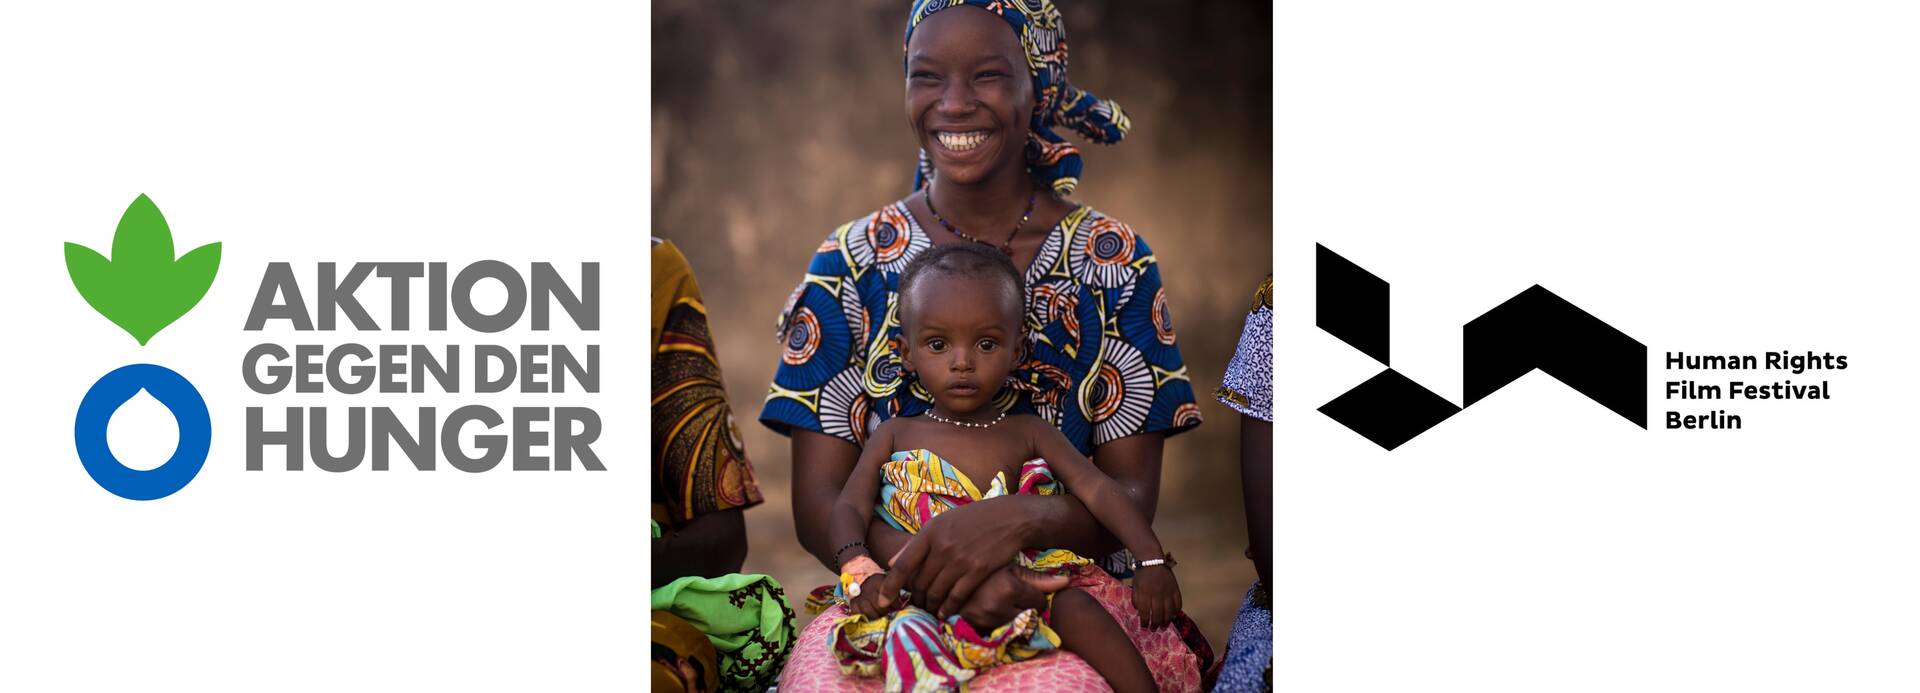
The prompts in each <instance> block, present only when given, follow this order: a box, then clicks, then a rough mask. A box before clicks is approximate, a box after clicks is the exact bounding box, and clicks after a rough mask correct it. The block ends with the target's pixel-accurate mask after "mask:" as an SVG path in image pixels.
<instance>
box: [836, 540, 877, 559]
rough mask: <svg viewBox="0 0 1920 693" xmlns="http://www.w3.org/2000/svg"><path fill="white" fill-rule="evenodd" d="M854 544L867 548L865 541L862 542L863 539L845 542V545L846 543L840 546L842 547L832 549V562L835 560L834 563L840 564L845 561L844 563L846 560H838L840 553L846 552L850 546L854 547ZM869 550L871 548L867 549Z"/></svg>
mask: <svg viewBox="0 0 1920 693" xmlns="http://www.w3.org/2000/svg"><path fill="white" fill-rule="evenodd" d="M855 546H858V547H860V548H863V549H865V548H867V542H864V541H850V542H847V545H846V546H842V547H840V548H837V549H834V550H833V562H835V563H840V564H845V563H846V561H842V560H840V554H843V553H846V552H847V549H851V548H853V547H855ZM869 550H871V549H869Z"/></svg>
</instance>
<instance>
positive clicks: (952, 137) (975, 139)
mask: <svg viewBox="0 0 1920 693" xmlns="http://www.w3.org/2000/svg"><path fill="white" fill-rule="evenodd" d="M934 136H935V137H938V138H939V139H940V146H942V147H946V148H947V149H950V150H953V151H956V152H964V151H967V150H969V149H972V148H974V147H978V146H980V143H981V142H985V141H987V133H986V132H984V131H978V130H976V131H974V132H936V133H934Z"/></svg>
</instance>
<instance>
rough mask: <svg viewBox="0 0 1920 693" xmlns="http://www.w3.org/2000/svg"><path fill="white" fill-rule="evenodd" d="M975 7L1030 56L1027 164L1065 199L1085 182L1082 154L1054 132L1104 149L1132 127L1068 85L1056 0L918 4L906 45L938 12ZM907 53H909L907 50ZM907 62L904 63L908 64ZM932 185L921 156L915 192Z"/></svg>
mask: <svg viewBox="0 0 1920 693" xmlns="http://www.w3.org/2000/svg"><path fill="white" fill-rule="evenodd" d="M960 5H972V6H974V7H978V8H980V9H983V10H986V11H988V12H992V13H993V14H994V15H995V16H998V17H999V18H1001V19H1003V20H1006V22H1007V25H1008V26H1011V27H1013V33H1015V34H1017V35H1019V36H1020V46H1021V48H1023V49H1025V50H1026V53H1027V73H1028V74H1029V75H1030V76H1032V78H1033V119H1032V122H1030V123H1029V124H1028V126H1027V133H1028V134H1027V144H1026V155H1027V165H1028V167H1030V168H1032V169H1033V174H1034V175H1035V176H1037V177H1038V178H1039V179H1040V182H1042V183H1044V184H1046V185H1047V187H1048V188H1049V189H1051V190H1052V191H1053V194H1055V195H1060V196H1065V195H1067V194H1068V193H1071V192H1073V188H1074V186H1075V185H1078V184H1079V183H1080V168H1081V165H1082V164H1081V161H1080V150H1079V149H1077V148H1075V147H1074V146H1073V145H1071V144H1068V143H1067V141H1066V139H1064V138H1062V137H1061V136H1060V135H1058V134H1056V133H1054V131H1053V129H1054V128H1055V127H1068V128H1072V129H1073V130H1074V131H1075V132H1078V133H1080V135H1081V136H1082V137H1085V138H1086V139H1088V140H1091V141H1093V142H1099V143H1101V144H1113V143H1116V142H1119V141H1120V138H1122V137H1126V135H1127V130H1128V128H1131V127H1132V123H1130V122H1128V121H1127V114H1126V113H1123V112H1121V110H1120V104H1117V103H1114V102H1113V101H1112V100H1109V99H1102V98H1098V97H1096V96H1094V95H1093V94H1090V93H1088V92H1085V91H1082V90H1081V89H1079V88H1078V87H1075V86H1073V85H1071V84H1068V83H1067V25H1066V22H1064V21H1062V20H1061V18H1060V10H1059V9H1058V8H1055V7H1054V6H1053V0H913V15H912V18H910V19H908V20H907V39H906V40H907V41H909V42H910V41H912V40H913V29H914V27H917V26H920V22H921V21H923V20H925V19H926V18H927V17H931V16H933V13H935V12H939V11H940V10H944V9H947V8H950V7H958V6H960ZM902 50H903V52H904V48H903V49H902ZM903 60H904V59H903ZM931 180H933V164H932V163H931V162H929V161H928V160H927V152H926V150H924V149H923V150H921V151H920V164H919V167H918V169H917V170H916V171H915V172H914V177H913V189H914V190H919V189H920V188H922V187H925V186H926V184H927V182H928V181H931Z"/></svg>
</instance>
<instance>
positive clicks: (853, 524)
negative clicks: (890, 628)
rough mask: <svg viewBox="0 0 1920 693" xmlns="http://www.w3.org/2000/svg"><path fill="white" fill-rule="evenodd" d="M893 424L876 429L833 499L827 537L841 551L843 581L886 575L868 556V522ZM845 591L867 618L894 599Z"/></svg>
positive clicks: (836, 557) (861, 581)
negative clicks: (842, 486) (836, 498)
mask: <svg viewBox="0 0 1920 693" xmlns="http://www.w3.org/2000/svg"><path fill="white" fill-rule="evenodd" d="M891 423H892V422H891V421H888V422H886V423H882V424H880V426H878V427H876V428H875V429H874V431H873V437H872V438H870V439H868V440H867V446H866V447H865V448H863V449H861V451H860V459H859V461H858V462H855V463H854V466H853V474H852V475H850V476H848V477H847V485H846V487H845V488H842V489H840V498H839V499H838V500H835V501H834V503H833V513H832V514H831V515H830V516H829V519H828V521H827V530H828V531H827V536H828V538H830V539H832V540H833V545H834V547H835V550H836V551H838V553H836V554H835V555H834V557H833V558H834V560H835V561H837V562H838V563H839V564H840V575H841V576H842V579H843V580H845V579H847V577H848V576H850V575H851V576H852V577H853V580H852V584H853V585H857V586H866V585H865V584H864V583H866V582H867V581H868V580H870V579H872V578H873V577H875V576H878V575H883V574H884V573H883V572H881V571H880V566H879V564H877V563H875V562H874V560H873V557H872V556H871V555H869V554H870V553H871V552H870V551H868V550H867V543H866V538H867V524H868V523H869V522H872V521H873V504H874V499H875V498H877V497H879V495H880V466H881V465H882V464H885V463H886V461H887V457H888V454H889V452H888V451H890V450H892V449H893V429H892V427H891V426H890V425H889V424H891ZM879 584H880V583H878V582H875V583H873V585H874V586H877V585H879ZM844 585H845V583H844V582H843V586H844ZM846 591H847V592H848V594H847V600H848V602H849V604H850V606H852V607H853V609H854V610H855V611H859V612H860V613H861V614H862V615H865V616H867V617H868V618H872V617H876V616H879V615H880V614H881V613H882V612H883V610H884V609H886V608H887V607H888V606H890V605H891V604H890V602H891V601H892V600H890V599H887V598H886V596H885V595H882V594H879V590H874V591H873V592H874V593H873V594H864V595H863V594H856V592H858V591H859V589H858V587H846Z"/></svg>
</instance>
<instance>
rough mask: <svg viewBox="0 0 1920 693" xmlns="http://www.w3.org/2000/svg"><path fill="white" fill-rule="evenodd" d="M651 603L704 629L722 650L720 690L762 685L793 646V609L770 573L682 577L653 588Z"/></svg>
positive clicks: (768, 681)
mask: <svg viewBox="0 0 1920 693" xmlns="http://www.w3.org/2000/svg"><path fill="white" fill-rule="evenodd" d="M653 608H654V609H655V610H657V611H668V612H672V613H673V615H675V616H678V617H680V618H681V619H683V620H685V621H686V622H687V623H690V624H693V627H695V628H698V629H700V632H702V633H706V634H707V639H708V640H711V641H713V648H714V649H715V650H718V651H719V653H720V686H721V688H722V689H724V690H749V689H750V690H757V691H764V690H766V689H767V686H770V685H772V684H773V681H774V679H775V678H777V677H779V675H780V667H781V666H782V665H784V664H785V663H786V660H787V651H788V650H789V649H791V648H792V646H793V638H794V632H793V609H792V608H791V607H789V606H787V593H786V591H785V590H782V589H781V588H780V583H779V582H778V581H776V580H774V579H773V578H772V577H771V576H767V575H747V574H743V573H734V574H731V575H722V576H720V577H717V578H703V577H697V576H690V577H683V578H680V579H678V580H674V581H673V582H670V583H667V584H666V585H663V586H661V587H660V588H658V589H655V590H654V591H653Z"/></svg>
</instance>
